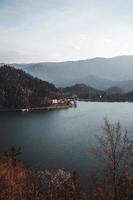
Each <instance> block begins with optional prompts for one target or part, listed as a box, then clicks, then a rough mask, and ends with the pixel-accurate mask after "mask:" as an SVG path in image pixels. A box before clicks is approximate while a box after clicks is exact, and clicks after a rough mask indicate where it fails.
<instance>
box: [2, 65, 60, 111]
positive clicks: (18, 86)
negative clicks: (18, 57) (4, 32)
mask: <svg viewBox="0 0 133 200" xmlns="http://www.w3.org/2000/svg"><path fill="white" fill-rule="evenodd" d="M60 96H61V93H60V92H59V90H58V89H57V88H56V87H55V86H54V85H53V84H51V83H48V82H46V81H42V80H40V79H38V78H34V77H32V76H31V75H29V74H27V73H25V72H24V71H22V70H19V69H15V68H13V67H10V66H7V65H4V66H2V67H1V68H0V109H14V108H27V107H36V106H44V105H48V104H50V99H52V98H59V97H60Z"/></svg>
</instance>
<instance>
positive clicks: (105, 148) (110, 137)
mask: <svg viewBox="0 0 133 200" xmlns="http://www.w3.org/2000/svg"><path fill="white" fill-rule="evenodd" d="M97 138H98V143H99V147H98V148H96V149H93V151H92V152H93V153H94V154H95V155H96V156H97V157H98V158H100V160H101V161H102V164H103V167H104V171H105V173H106V179H107V181H108V185H110V191H111V196H112V197H111V198H112V199H113V200H118V198H119V194H118V182H119V179H120V177H121V175H122V174H123V173H124V172H125V171H128V170H129V168H130V164H131V159H132V155H133V154H132V153H133V142H132V140H131V139H130V137H129V136H128V134H127V132H126V131H125V132H124V131H123V130H122V128H121V125H120V123H119V122H118V123H116V124H111V123H110V122H109V121H108V120H107V119H105V125H104V127H103V135H102V136H97Z"/></svg>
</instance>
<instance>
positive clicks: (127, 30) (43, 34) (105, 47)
mask: <svg viewBox="0 0 133 200" xmlns="http://www.w3.org/2000/svg"><path fill="white" fill-rule="evenodd" d="M132 11H133V1H132V0H0V62H5V63H13V62H16V63H22V62H23V63H29V62H43V61H57V62H58V61H66V60H81V59H88V58H93V57H114V56H118V55H133V12H132Z"/></svg>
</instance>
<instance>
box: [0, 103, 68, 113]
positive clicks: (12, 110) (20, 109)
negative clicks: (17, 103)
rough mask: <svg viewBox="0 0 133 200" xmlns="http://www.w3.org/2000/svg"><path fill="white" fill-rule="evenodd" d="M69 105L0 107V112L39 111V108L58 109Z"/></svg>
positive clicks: (66, 107)
mask: <svg viewBox="0 0 133 200" xmlns="http://www.w3.org/2000/svg"><path fill="white" fill-rule="evenodd" d="M68 108H71V106H69V105H66V106H44V107H35V108H34V107H33V108H16V109H15V108H14V109H0V112H32V111H40V110H60V109H68Z"/></svg>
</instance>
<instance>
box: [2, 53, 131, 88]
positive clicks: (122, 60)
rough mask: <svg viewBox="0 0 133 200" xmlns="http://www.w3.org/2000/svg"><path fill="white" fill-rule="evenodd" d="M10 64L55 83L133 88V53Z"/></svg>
mask: <svg viewBox="0 0 133 200" xmlns="http://www.w3.org/2000/svg"><path fill="white" fill-rule="evenodd" d="M2 64H3V63H2ZM2 64H1V65H2ZM11 65H13V66H15V67H16V68H21V69H23V70H25V71H26V72H28V73H29V74H31V75H33V76H35V77H38V78H40V79H42V80H46V81H49V82H52V83H53V84H55V85H56V87H68V86H71V85H74V84H86V85H87V86H91V87H94V88H97V89H99V90H106V89H108V88H110V87H119V88H121V89H122V90H123V91H125V92H129V91H132V90H133V56H118V57H113V58H98V57H97V58H93V59H88V60H80V61H66V62H41V63H29V64H15V63H14V64H11Z"/></svg>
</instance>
